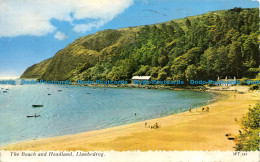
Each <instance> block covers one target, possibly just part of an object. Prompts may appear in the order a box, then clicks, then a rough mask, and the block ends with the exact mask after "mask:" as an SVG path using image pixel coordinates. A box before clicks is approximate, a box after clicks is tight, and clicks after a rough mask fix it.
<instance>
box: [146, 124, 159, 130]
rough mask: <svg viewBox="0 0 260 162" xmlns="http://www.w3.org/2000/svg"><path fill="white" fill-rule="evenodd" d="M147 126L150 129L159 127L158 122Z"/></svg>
mask: <svg viewBox="0 0 260 162" xmlns="http://www.w3.org/2000/svg"><path fill="white" fill-rule="evenodd" d="M148 128H151V129H153V128H154V129H156V128H159V124H158V123H155V124H154V125H151V126H148Z"/></svg>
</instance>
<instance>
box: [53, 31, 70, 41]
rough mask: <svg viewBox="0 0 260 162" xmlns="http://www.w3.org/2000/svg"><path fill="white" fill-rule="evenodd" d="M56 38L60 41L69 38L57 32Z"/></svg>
mask: <svg viewBox="0 0 260 162" xmlns="http://www.w3.org/2000/svg"><path fill="white" fill-rule="evenodd" d="M54 38H56V39H58V40H64V39H66V38H67V36H66V35H65V34H64V33H62V32H60V31H57V32H56V33H55V35H54Z"/></svg>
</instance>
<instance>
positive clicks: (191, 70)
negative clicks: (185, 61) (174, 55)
mask: <svg viewBox="0 0 260 162" xmlns="http://www.w3.org/2000/svg"><path fill="white" fill-rule="evenodd" d="M185 77H186V79H187V80H188V81H189V80H192V79H197V77H198V73H197V68H196V66H195V65H189V66H188V68H187V69H186V70H185Z"/></svg>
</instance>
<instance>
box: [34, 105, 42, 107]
mask: <svg viewBox="0 0 260 162" xmlns="http://www.w3.org/2000/svg"><path fill="white" fill-rule="evenodd" d="M32 107H43V105H32Z"/></svg>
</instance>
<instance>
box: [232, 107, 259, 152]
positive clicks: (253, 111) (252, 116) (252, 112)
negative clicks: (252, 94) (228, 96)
mask: <svg viewBox="0 0 260 162" xmlns="http://www.w3.org/2000/svg"><path fill="white" fill-rule="evenodd" d="M259 108H260V106H259V105H256V106H255V107H254V108H249V112H248V113H247V114H246V115H245V116H244V117H243V118H242V119H241V126H242V130H243V132H242V133H241V134H240V135H239V137H238V139H239V140H238V141H239V142H238V143H237V144H236V147H235V149H236V151H256V150H258V151H259V131H260V128H259V124H260V119H259V115H260V110H259Z"/></svg>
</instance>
